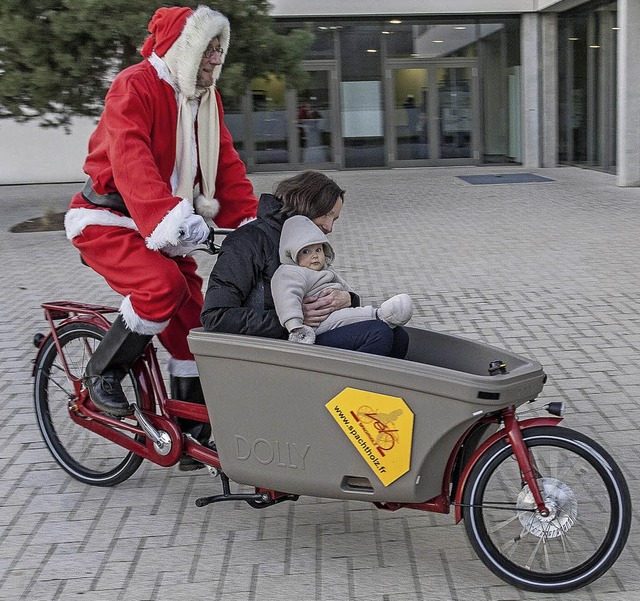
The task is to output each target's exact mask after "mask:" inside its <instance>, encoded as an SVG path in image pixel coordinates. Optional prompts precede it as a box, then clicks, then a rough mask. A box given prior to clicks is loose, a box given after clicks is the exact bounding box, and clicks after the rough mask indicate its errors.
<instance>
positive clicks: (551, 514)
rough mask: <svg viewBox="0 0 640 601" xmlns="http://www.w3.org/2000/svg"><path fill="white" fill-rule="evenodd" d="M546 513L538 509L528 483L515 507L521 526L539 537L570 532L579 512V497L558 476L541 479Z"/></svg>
mask: <svg viewBox="0 0 640 601" xmlns="http://www.w3.org/2000/svg"><path fill="white" fill-rule="evenodd" d="M538 485H539V486H540V492H541V493H542V499H543V500H544V504H545V506H546V508H547V512H548V514H547V515H542V514H541V512H539V511H538V510H537V509H536V502H535V500H534V498H533V493H532V492H531V490H530V489H529V485H526V486H525V487H524V488H523V489H522V490H521V491H520V494H519V495H518V500H517V502H516V508H517V510H518V519H519V520H520V523H521V524H522V527H523V528H524V529H525V530H526V531H527V532H529V533H530V534H533V535H534V536H537V537H538V538H556V537H558V536H561V535H563V534H564V533H565V532H568V531H569V530H570V529H571V527H572V526H573V524H574V523H575V521H576V517H577V516H578V501H577V499H576V496H575V494H574V492H573V491H572V490H571V488H569V487H568V486H567V485H566V484H565V483H564V482H562V481H560V480H557V479H556V478H541V479H539V480H538Z"/></svg>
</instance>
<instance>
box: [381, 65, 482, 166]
mask: <svg viewBox="0 0 640 601" xmlns="http://www.w3.org/2000/svg"><path fill="white" fill-rule="evenodd" d="M390 62H392V63H394V64H392V68H391V69H390V70H389V72H390V80H391V81H390V85H389V86H388V89H390V90H391V92H390V95H391V96H392V98H391V100H390V101H389V99H387V107H388V112H389V114H391V116H392V118H391V119H390V120H389V121H390V125H389V126H388V127H390V130H391V131H388V139H390V140H391V145H390V146H391V147H390V148H389V149H388V150H389V153H390V161H389V162H390V164H391V165H394V164H395V165H398V166H399V165H408V164H415V165H448V164H467V165H470V164H476V163H478V162H479V157H480V152H479V127H478V122H479V118H478V114H479V103H478V93H477V75H476V74H477V70H476V68H475V65H474V63H473V62H470V61H464V62H463V63H461V62H460V61H457V62H447V63H443V62H442V61H438V62H430V61H420V62H419V63H417V62H415V61H411V63H409V64H407V65H406V66H401V64H402V63H400V62H399V61H390ZM389 109H390V110H389Z"/></svg>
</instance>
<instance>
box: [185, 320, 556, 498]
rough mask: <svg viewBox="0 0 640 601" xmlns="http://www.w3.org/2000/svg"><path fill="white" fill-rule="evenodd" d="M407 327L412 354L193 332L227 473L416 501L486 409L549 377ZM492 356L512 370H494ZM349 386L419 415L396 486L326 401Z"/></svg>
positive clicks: (436, 484) (323, 492)
mask: <svg viewBox="0 0 640 601" xmlns="http://www.w3.org/2000/svg"><path fill="white" fill-rule="evenodd" d="M406 329H407V331H408V332H409V334H410V346H409V353H408V355H407V359H405V360H398V359H391V358H387V357H378V356H375V355H368V354H364V353H356V352H352V351H344V350H339V349H331V348H327V347H323V346H319V345H303V344H297V343H293V342H288V341H282V340H272V339H268V338H258V337H252V336H239V335H229V334H214V333H208V332H204V331H202V330H192V332H191V333H190V335H189V346H190V348H191V350H192V352H193V353H194V355H195V357H196V361H197V364H198V370H199V372H200V377H201V380H202V386H203V389H204V393H205V399H206V403H207V409H208V411H209V416H210V418H211V422H212V427H213V435H214V438H215V441H216V445H217V448H218V452H219V454H220V460H221V463H222V467H223V470H224V472H225V473H226V474H227V475H228V476H229V478H230V479H231V480H233V481H235V482H237V483H241V484H249V485H252V486H257V487H263V488H268V489H274V490H279V491H282V492H288V493H293V494H301V495H313V496H321V497H328V498H339V499H359V500H363V501H386V502H404V503H418V502H423V501H426V500H428V499H431V498H433V497H435V496H437V495H439V494H440V492H441V487H442V480H443V474H444V472H445V467H446V465H447V461H448V459H449V455H450V454H451V452H452V450H453V448H454V446H455V444H456V442H457V441H458V440H459V438H460V436H461V435H462V434H463V432H464V431H465V430H466V429H467V428H468V427H469V426H470V425H471V424H472V423H473V422H475V421H477V419H478V418H479V416H481V415H482V414H485V413H488V412H491V411H495V410H496V409H498V408H500V407H505V406H508V405H520V404H522V403H524V402H526V401H529V400H532V399H534V398H535V397H536V396H537V395H538V394H539V392H540V391H541V390H542V386H543V382H544V372H543V371H542V368H541V366H540V365H539V364H538V363H536V362H534V361H530V360H528V359H526V358H523V357H521V356H519V355H516V354H513V353H510V352H508V351H505V350H502V349H498V348H495V347H492V346H489V345H486V344H482V343H479V342H474V341H471V340H467V339H464V338H461V337H458V336H452V335H448V334H443V333H439V332H434V331H430V330H424V329H417V328H410V327H409V328H406ZM495 360H502V361H504V362H505V363H506V365H507V369H508V373H506V374H500V375H495V376H489V375H488V367H489V364H490V363H491V362H492V361H495ZM345 389H356V390H360V391H366V392H370V393H376V394H380V395H390V396H392V397H401V398H402V399H403V400H404V402H405V403H406V405H407V406H408V407H409V408H410V410H411V412H413V414H414V418H413V433H412V438H413V440H412V444H411V447H410V463H409V466H408V471H407V472H406V473H404V475H402V476H400V477H398V478H397V479H396V480H395V481H393V482H392V483H390V484H387V485H385V484H384V483H383V482H381V480H380V479H379V477H378V476H377V475H376V473H375V472H374V470H373V469H372V467H371V466H370V465H369V464H368V463H367V462H366V461H365V459H364V458H363V456H362V455H361V453H360V452H359V450H358V448H356V446H355V443H353V441H352V440H350V439H349V436H348V435H347V434H345V432H344V431H343V430H342V429H341V427H340V425H339V424H338V422H337V419H336V418H335V417H334V415H332V414H331V412H330V410H329V409H328V408H327V407H326V406H325V405H326V404H327V403H329V401H331V400H332V399H333V398H334V397H336V396H337V395H339V394H340V393H343V391H345ZM354 417H355V415H354Z"/></svg>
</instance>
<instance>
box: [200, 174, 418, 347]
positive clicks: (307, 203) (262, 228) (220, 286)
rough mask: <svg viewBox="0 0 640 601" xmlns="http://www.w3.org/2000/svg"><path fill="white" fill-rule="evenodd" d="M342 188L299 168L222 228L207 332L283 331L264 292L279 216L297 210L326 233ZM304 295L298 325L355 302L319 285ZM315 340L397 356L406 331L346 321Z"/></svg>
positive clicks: (274, 263)
mask: <svg viewBox="0 0 640 601" xmlns="http://www.w3.org/2000/svg"><path fill="white" fill-rule="evenodd" d="M343 203H344V190H342V189H341V188H340V187H339V186H338V184H336V182H334V181H333V180H332V179H331V178H329V177H327V176H326V175H324V174H322V173H320V172H318V171H304V172H302V173H300V174H298V175H296V176H294V177H291V178H289V179H286V180H284V181H282V182H280V184H279V185H278V186H277V188H276V190H275V194H274V195H271V194H263V195H262V196H261V197H260V201H259V203H258V217H257V219H255V220H254V221H251V222H249V223H247V224H245V225H243V226H242V227H240V228H238V229H237V230H235V231H234V232H232V233H231V234H229V235H228V236H227V237H226V239H225V240H224V242H223V243H222V249H221V251H220V254H219V255H218V258H217V261H216V264H215V266H214V267H213V270H212V271H211V275H210V277H209V285H208V288H207V292H206V295H205V300H204V307H203V310H202V325H203V326H204V328H205V330H207V331H210V332H225V333H231V334H245V335H249V336H264V337H268V338H282V339H286V338H287V337H288V332H287V330H286V329H285V328H284V327H282V325H280V321H279V320H278V315H277V314H276V310H275V307H274V304H273V298H272V296H271V278H272V276H273V274H274V273H275V271H276V269H277V268H278V267H279V266H280V261H279V257H278V249H279V243H280V232H281V230H282V224H283V223H284V222H285V220H286V219H287V218H289V217H291V216H293V215H304V216H305V217H308V218H309V219H311V221H313V222H314V223H315V224H316V225H317V226H318V227H319V228H320V229H321V230H322V231H323V232H324V233H325V234H330V233H331V231H332V230H333V226H334V223H335V222H336V220H337V219H338V218H339V216H340V211H341V210H342V205H343ZM324 292H325V293H326V294H324V295H322V296H319V297H317V298H316V299H308V302H307V300H305V305H304V307H303V312H304V322H305V325H309V326H311V327H317V326H318V325H319V324H320V323H321V322H322V321H323V320H324V319H326V317H327V316H328V315H329V314H331V313H332V312H333V311H336V310H337V309H342V308H345V307H350V306H352V307H357V306H359V305H360V298H359V297H358V295H357V294H355V293H353V292H346V291H344V290H336V289H332V290H326V291H324ZM316 343H317V344H321V345H324V346H332V347H338V348H345V349H348V350H356V351H362V352H369V353H374V354H377V355H387V356H392V357H398V358H403V357H404V356H405V354H406V351H407V347H408V334H407V333H406V331H404V330H403V329H402V328H400V327H398V328H393V329H392V328H390V327H389V326H388V325H387V324H385V323H384V322H382V321H379V320H372V321H364V322H360V323H356V324H351V325H348V326H344V327H341V328H337V329H335V330H331V331H328V332H326V333H325V334H322V335H320V336H319V337H318V339H317V340H316Z"/></svg>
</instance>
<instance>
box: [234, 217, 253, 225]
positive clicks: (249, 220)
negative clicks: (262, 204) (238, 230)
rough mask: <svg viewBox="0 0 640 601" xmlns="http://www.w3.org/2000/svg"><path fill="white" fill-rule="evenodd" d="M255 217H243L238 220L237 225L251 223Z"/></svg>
mask: <svg viewBox="0 0 640 601" xmlns="http://www.w3.org/2000/svg"><path fill="white" fill-rule="evenodd" d="M256 219H257V217H247V218H246V219H243V220H242V221H241V222H240V225H239V226H238V227H240V226H242V225H244V224H245V223H251V222H252V221H255V220H256Z"/></svg>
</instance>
